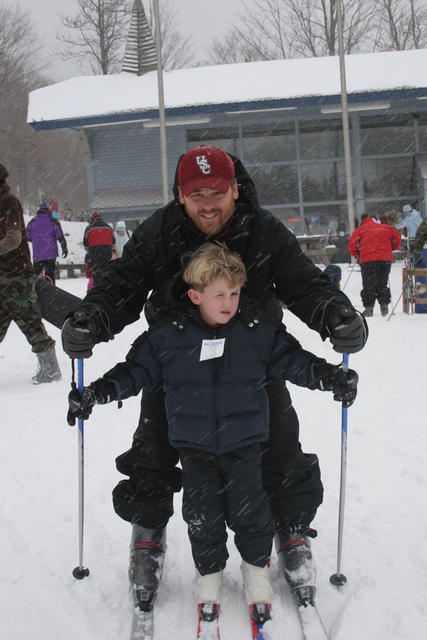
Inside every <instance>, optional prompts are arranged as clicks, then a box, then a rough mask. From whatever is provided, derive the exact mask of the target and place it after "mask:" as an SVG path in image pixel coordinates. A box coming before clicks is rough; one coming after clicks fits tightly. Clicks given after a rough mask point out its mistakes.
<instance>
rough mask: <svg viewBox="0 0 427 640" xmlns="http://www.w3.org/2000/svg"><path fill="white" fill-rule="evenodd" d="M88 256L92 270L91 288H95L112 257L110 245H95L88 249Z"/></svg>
mask: <svg viewBox="0 0 427 640" xmlns="http://www.w3.org/2000/svg"><path fill="white" fill-rule="evenodd" d="M88 254H89V258H90V266H91V268H92V277H93V286H94V287H97V286H98V285H99V284H100V283H101V281H102V278H103V277H104V273H105V271H106V269H107V266H108V264H109V262H110V260H111V258H112V256H113V248H112V246H111V245H96V246H94V247H89V251H88Z"/></svg>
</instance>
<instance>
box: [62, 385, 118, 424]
mask: <svg viewBox="0 0 427 640" xmlns="http://www.w3.org/2000/svg"><path fill="white" fill-rule="evenodd" d="M116 397H117V393H116V387H115V386H114V383H113V382H111V380H108V379H107V378H99V379H98V380H95V382H92V384H90V385H89V386H88V387H84V388H83V393H82V395H81V397H80V395H79V392H78V390H77V389H73V390H72V391H70V393H69V394H68V413H67V422H68V424H69V425H70V426H71V427H74V425H75V424H76V418H80V419H81V420H87V419H88V418H89V416H90V414H91V413H92V409H93V407H94V406H95V405H96V404H107V403H108V402H113V400H115V399H116Z"/></svg>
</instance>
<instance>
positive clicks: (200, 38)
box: [0, 0, 252, 80]
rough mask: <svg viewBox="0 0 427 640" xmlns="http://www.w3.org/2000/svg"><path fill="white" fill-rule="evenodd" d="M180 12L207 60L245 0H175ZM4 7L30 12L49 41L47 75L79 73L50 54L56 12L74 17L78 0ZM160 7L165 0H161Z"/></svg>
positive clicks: (20, 0) (35, 0)
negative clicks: (210, 46) (211, 45)
mask: <svg viewBox="0 0 427 640" xmlns="http://www.w3.org/2000/svg"><path fill="white" fill-rule="evenodd" d="M173 2H174V4H175V5H176V7H177V9H178V16H179V20H180V28H181V30H182V32H183V33H185V34H186V35H187V34H192V35H193V36H194V39H195V44H196V46H197V53H198V57H199V59H200V60H203V58H204V47H205V45H207V44H209V42H210V40H211V38H212V37H215V36H218V35H219V34H221V33H222V32H224V31H226V30H227V27H228V26H229V24H230V22H231V21H232V20H233V19H234V17H235V15H236V13H237V11H238V10H239V8H241V5H242V0H210V1H206V0H173ZM247 2H248V4H251V2H252V0H247ZM0 3H1V4H6V5H11V6H15V5H17V4H19V5H20V6H21V7H22V8H24V9H25V10H28V11H29V12H30V13H31V15H32V18H33V20H34V22H35V24H36V26H37V29H38V30H39V33H40V36H42V37H43V39H44V40H45V41H46V51H45V53H46V57H47V58H48V60H49V66H48V69H47V72H48V73H49V75H52V76H55V78H56V79H57V80H62V79H65V78H69V77H72V76H75V75H79V72H78V70H77V68H76V66H74V65H73V64H71V63H64V62H62V61H61V60H59V59H57V60H55V58H54V57H53V56H52V55H49V52H50V53H51V52H52V49H53V47H54V46H56V44H57V43H56V41H55V35H56V32H57V31H58V29H59V27H60V20H59V18H58V16H57V13H58V12H60V13H64V14H68V15H70V14H74V9H76V10H77V3H76V2H75V0H0ZM159 3H160V6H161V4H162V0H159ZM143 4H144V6H145V7H146V6H148V0H143Z"/></svg>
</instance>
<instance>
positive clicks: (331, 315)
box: [326, 305, 369, 353]
mask: <svg viewBox="0 0 427 640" xmlns="http://www.w3.org/2000/svg"><path fill="white" fill-rule="evenodd" d="M328 311H329V312H328V315H327V320H326V326H327V330H328V333H329V339H330V341H331V342H332V345H333V349H334V351H338V353H357V351H360V350H361V349H363V347H364V346H365V343H366V341H367V339H368V334H369V331H368V325H367V322H366V320H365V318H364V317H363V316H362V314H361V313H359V312H358V311H356V310H355V309H352V308H351V307H344V306H343V307H337V306H332V305H331V307H330V310H328Z"/></svg>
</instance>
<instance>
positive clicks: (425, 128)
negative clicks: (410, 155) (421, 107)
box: [418, 113, 427, 152]
mask: <svg viewBox="0 0 427 640" xmlns="http://www.w3.org/2000/svg"><path fill="white" fill-rule="evenodd" d="M418 141H419V145H420V151H424V152H426V151H427V113H421V114H419V115H418Z"/></svg>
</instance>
